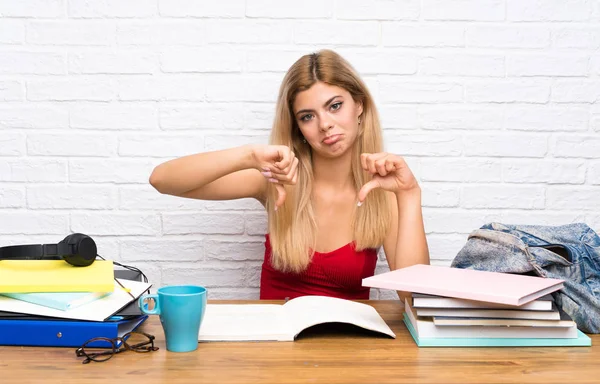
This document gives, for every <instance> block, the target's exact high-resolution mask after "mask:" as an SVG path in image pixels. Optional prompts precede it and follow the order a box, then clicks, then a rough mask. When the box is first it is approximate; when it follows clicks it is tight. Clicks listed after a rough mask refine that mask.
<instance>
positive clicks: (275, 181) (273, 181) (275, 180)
mask: <svg viewBox="0 0 600 384" xmlns="http://www.w3.org/2000/svg"><path fill="white" fill-rule="evenodd" d="M269 181H270V182H271V183H279V180H277V179H273V178H270V179H269Z"/></svg>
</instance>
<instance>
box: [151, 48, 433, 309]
mask: <svg viewBox="0 0 600 384" xmlns="http://www.w3.org/2000/svg"><path fill="white" fill-rule="evenodd" d="M382 151H383V144H382V131H381V127H380V124H379V118H378V114H377V110H376V108H375V105H374V103H373V99H372V97H371V95H370V93H369V91H368V89H367V87H366V86H365V84H364V82H363V81H362V80H361V79H360V77H359V75H358V74H357V73H356V71H355V70H354V69H353V68H352V67H351V66H350V64H349V63H348V62H346V61H345V60H344V59H343V58H342V57H341V56H339V55H338V54H337V53H335V52H333V51H330V50H323V51H319V52H317V53H313V54H309V55H305V56H303V57H301V58H300V59H299V60H298V61H297V62H296V63H294V64H293V65H292V67H291V68H290V69H289V70H288V72H287V74H286V75H285V77H284V79H283V82H282V84H281V88H280V91H279V97H278V100H277V106H276V111H275V119H274V123H273V127H272V131H271V138H270V145H245V146H241V147H237V148H231V149H227V150H223V151H215V152H207V153H199V154H195V155H190V156H185V157H182V158H178V159H174V160H171V161H167V162H165V163H163V164H160V165H159V166H157V167H156V169H154V171H153V172H152V175H151V176H150V183H151V184H152V185H153V186H154V187H155V188H156V189H157V190H158V191H159V192H161V193H165V194H170V195H175V196H181V197H188V198H195V199H204V200H228V199H239V198H247V197H253V198H255V199H257V200H258V201H260V202H261V203H262V204H263V206H264V207H265V209H266V211H267V215H268V232H269V233H268V234H266V241H265V259H264V263H263V266H262V275H261V287H260V298H261V299H284V298H294V297H297V296H303V295H325V296H333V297H340V298H345V299H368V298H369V288H365V287H362V284H361V280H362V279H363V278H365V277H369V276H372V275H373V274H374V271H375V265H376V262H377V249H378V248H379V247H380V246H382V245H383V248H384V251H385V255H386V258H387V262H388V264H389V267H390V269H392V270H394V269H397V268H403V267H407V266H410V265H413V264H429V252H428V249H427V241H426V239H425V232H424V229H423V216H422V212H421V190H420V187H419V185H418V183H417V181H416V179H415V177H414V176H413V174H412V172H411V171H410V169H409V168H408V166H407V164H406V162H405V161H404V160H403V159H402V157H400V156H397V155H394V154H390V153H385V152H382Z"/></svg>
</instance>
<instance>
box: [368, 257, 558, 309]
mask: <svg viewBox="0 0 600 384" xmlns="http://www.w3.org/2000/svg"><path fill="white" fill-rule="evenodd" d="M563 282H564V280H559V279H549V278H544V277H535V276H526V275H513V274H510V273H500V272H488V271H477V270H474V269H461V268H450V267H438V266H434V265H423V264H417V265H413V266H411V267H407V268H402V269H397V270H395V271H390V272H386V273H382V274H379V275H375V276H371V277H368V278H366V279H363V280H362V285H363V286H364V287H373V288H384V289H393V290H397V291H405V292H415V293H425V294H429V295H438V296H448V297H456V298H459V299H467V300H477V301H486V302H490V303H499V304H508V305H516V306H519V305H523V304H525V303H528V302H530V301H533V300H535V299H537V298H539V297H541V296H544V295H546V294H548V293H551V292H554V291H558V290H559V289H561V288H562V287H563Z"/></svg>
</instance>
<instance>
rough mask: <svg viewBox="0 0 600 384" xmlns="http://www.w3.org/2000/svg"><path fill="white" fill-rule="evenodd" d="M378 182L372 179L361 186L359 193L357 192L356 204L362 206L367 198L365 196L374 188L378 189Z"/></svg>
mask: <svg viewBox="0 0 600 384" xmlns="http://www.w3.org/2000/svg"><path fill="white" fill-rule="evenodd" d="M379 187H380V185H379V181H377V180H376V179H372V180H371V181H369V182H368V183H366V184H365V185H363V186H362V188H361V189H360V191H358V204H359V205H362V203H363V201H365V199H366V198H367V194H368V193H369V192H371V191H372V190H374V189H375V188H379Z"/></svg>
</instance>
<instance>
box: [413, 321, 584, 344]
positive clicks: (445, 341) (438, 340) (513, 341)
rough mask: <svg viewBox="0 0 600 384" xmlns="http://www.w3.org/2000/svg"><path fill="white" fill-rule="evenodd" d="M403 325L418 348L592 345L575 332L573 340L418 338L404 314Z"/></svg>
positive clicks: (582, 334)
mask: <svg viewBox="0 0 600 384" xmlns="http://www.w3.org/2000/svg"><path fill="white" fill-rule="evenodd" d="M404 324H406V328H408V331H409V332H410V335H411V336H412V337H413V339H414V340H415V343H417V346H419V347H589V346H591V345H592V339H590V338H589V337H588V336H587V335H586V334H585V333H583V332H581V331H580V330H577V337H576V338H574V339H525V338H523V339H521V338H506V339H491V338H484V339H474V338H443V339H442V338H421V339H420V338H419V335H418V334H417V332H416V331H415V329H414V328H413V326H412V323H411V322H410V319H409V318H408V316H407V315H406V313H405V314H404Z"/></svg>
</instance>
